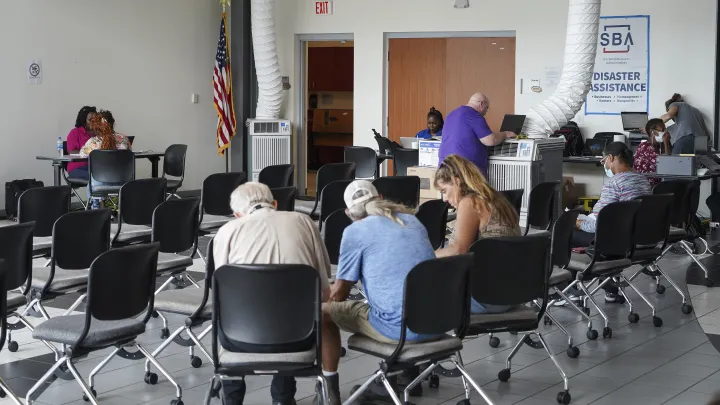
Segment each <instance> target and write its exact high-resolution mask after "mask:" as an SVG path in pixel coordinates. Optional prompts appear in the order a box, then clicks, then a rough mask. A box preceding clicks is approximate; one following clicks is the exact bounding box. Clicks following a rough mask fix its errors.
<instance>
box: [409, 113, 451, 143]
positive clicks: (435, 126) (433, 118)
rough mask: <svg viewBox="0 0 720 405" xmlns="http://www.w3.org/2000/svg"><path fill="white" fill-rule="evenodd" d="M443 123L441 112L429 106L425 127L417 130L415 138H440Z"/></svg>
mask: <svg viewBox="0 0 720 405" xmlns="http://www.w3.org/2000/svg"><path fill="white" fill-rule="evenodd" d="M443 124H445V120H443V115H442V113H441V112H440V111H438V110H436V109H435V107H430V111H428V113H427V128H425V129H423V130H422V131H420V132H418V133H417V135H415V138H421V139H432V138H440V137H442V129H443Z"/></svg>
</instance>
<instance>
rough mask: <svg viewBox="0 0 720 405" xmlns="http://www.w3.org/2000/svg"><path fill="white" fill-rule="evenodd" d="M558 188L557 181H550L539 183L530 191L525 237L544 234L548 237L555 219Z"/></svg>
mask: <svg viewBox="0 0 720 405" xmlns="http://www.w3.org/2000/svg"><path fill="white" fill-rule="evenodd" d="M559 187H560V182H559V181H552V182H547V183H540V184H538V185H536V186H535V187H533V189H532V190H530V198H529V199H528V207H527V221H526V225H525V235H528V234H544V235H548V236H549V234H550V232H549V231H548V230H549V229H550V226H551V225H552V222H553V219H554V218H555V215H554V214H555V213H554V208H555V203H556V196H557V193H558V190H559ZM521 198H522V196H521ZM521 201H522V200H521Z"/></svg>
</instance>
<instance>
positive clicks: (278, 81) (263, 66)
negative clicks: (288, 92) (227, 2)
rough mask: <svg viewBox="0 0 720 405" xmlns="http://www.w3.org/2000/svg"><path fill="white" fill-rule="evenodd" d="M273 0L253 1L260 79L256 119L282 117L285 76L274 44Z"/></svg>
mask: <svg viewBox="0 0 720 405" xmlns="http://www.w3.org/2000/svg"><path fill="white" fill-rule="evenodd" d="M273 3H274V0H251V3H250V22H251V25H252V42H253V53H254V55H255V72H256V74H257V82H258V103H257V109H256V110H255V118H261V119H274V118H279V117H280V107H281V106H282V102H283V89H282V78H281V77H280V62H279V61H278V52H277V46H276V44H275V14H274V13H273Z"/></svg>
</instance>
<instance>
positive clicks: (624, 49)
mask: <svg viewBox="0 0 720 405" xmlns="http://www.w3.org/2000/svg"><path fill="white" fill-rule="evenodd" d="M649 78H650V16H617V17H616V16H613V17H600V29H599V32H598V47H597V57H596V58H595V71H594V72H593V81H592V87H591V89H590V93H589V94H588V96H587V99H586V101H585V114H586V115H619V114H620V113H621V112H623V111H634V112H637V111H645V112H647V110H648V85H649Z"/></svg>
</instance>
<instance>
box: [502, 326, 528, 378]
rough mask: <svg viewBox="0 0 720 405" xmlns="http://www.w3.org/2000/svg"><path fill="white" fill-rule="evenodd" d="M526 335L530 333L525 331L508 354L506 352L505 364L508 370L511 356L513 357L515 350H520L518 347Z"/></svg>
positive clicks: (510, 364)
mask: <svg viewBox="0 0 720 405" xmlns="http://www.w3.org/2000/svg"><path fill="white" fill-rule="evenodd" d="M528 336H530V334H529V333H526V334H525V335H524V336H523V337H521V338H520V340H518V342H517V344H515V347H513V349H512V351H510V354H508V356H507V359H506V360H505V366H506V367H507V370H508V371H510V369H511V368H512V358H513V357H515V355H516V354H517V352H518V351H519V350H520V347H521V346H522V345H523V344H524V343H525V338H527V337H528Z"/></svg>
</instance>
